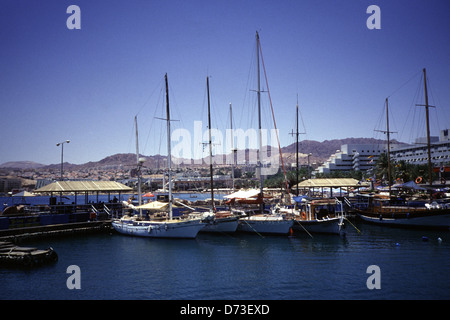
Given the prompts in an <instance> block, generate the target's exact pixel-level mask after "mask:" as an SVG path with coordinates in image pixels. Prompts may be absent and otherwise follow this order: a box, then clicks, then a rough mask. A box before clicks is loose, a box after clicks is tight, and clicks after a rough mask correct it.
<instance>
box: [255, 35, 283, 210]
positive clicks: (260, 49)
mask: <svg viewBox="0 0 450 320" xmlns="http://www.w3.org/2000/svg"><path fill="white" fill-rule="evenodd" d="M258 43H259V52H260V53H261V62H262V65H263V69H264V77H265V79H266V86H267V93H268V94H269V102H270V108H271V110H272V118H273V124H274V126H275V133H276V135H277V142H278V150H279V152H280V158H281V166H282V167H283V173H284V181H285V183H286V191H287V194H288V199H289V203H290V202H291V194H290V192H289V183H288V180H287V175H286V169H285V168H284V161H283V154H282V153H281V146H280V138H279V137H278V130H277V123H276V121H275V114H274V112H273V105H272V98H271V97H270V90H269V82H268V81H267V73H266V67H265V65H264V58H263V54H262V48H261V41H258Z"/></svg>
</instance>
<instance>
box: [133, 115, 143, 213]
mask: <svg viewBox="0 0 450 320" xmlns="http://www.w3.org/2000/svg"><path fill="white" fill-rule="evenodd" d="M134 125H135V126H136V165H137V176H138V181H137V182H138V202H139V206H140V205H142V192H141V164H140V162H139V135H138V124H137V116H134ZM139 216H140V217H141V218H142V209H139Z"/></svg>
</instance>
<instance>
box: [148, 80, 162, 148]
mask: <svg viewBox="0 0 450 320" xmlns="http://www.w3.org/2000/svg"><path fill="white" fill-rule="evenodd" d="M161 83H163V82H161ZM163 90H164V85H161V86H160V91H159V96H158V101H157V102H156V107H155V110H154V112H153V117H152V118H151V120H150V126H149V128H148V131H147V138H146V140H145V144H144V148H143V152H144V151H145V150H147V145H148V141H149V139H150V134H151V133H152V128H153V124H154V119H155V117H156V113H157V112H158V105H159V103H160V101H161V97H162V95H163Z"/></svg>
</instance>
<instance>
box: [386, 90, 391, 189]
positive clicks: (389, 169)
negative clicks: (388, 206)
mask: <svg viewBox="0 0 450 320" xmlns="http://www.w3.org/2000/svg"><path fill="white" fill-rule="evenodd" d="M386 130H387V131H386V134H387V163H388V186H389V198H390V197H391V148H390V137H389V133H390V132H389V107H388V98H386Z"/></svg>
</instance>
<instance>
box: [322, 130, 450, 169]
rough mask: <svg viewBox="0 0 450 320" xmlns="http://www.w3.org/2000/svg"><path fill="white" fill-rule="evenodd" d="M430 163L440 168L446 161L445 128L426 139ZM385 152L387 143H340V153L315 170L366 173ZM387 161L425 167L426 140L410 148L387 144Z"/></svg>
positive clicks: (449, 150) (449, 139) (449, 153)
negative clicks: (388, 157) (435, 135)
mask: <svg viewBox="0 0 450 320" xmlns="http://www.w3.org/2000/svg"><path fill="white" fill-rule="evenodd" d="M430 142H431V143H430V145H431V148H430V149H431V162H432V163H433V166H435V167H437V166H439V167H441V166H443V165H444V164H445V163H448V162H450V136H449V129H446V130H442V131H441V133H440V136H439V137H430ZM386 151H387V144H344V145H342V146H341V150H337V151H336V153H335V154H333V155H331V157H330V158H329V159H328V160H327V161H326V162H325V163H324V164H323V165H322V166H320V167H319V168H317V170H316V172H318V173H325V174H327V173H330V172H332V171H337V170H340V171H351V170H355V171H358V170H361V171H366V170H368V169H370V168H372V166H373V165H375V163H376V162H377V160H378V157H379V155H380V154H382V153H385V152H386ZM391 159H393V160H394V161H401V160H404V161H406V162H408V163H411V164H427V163H428V151H427V144H426V138H418V139H416V141H415V144H414V145H407V146H399V145H397V144H394V145H393V144H391Z"/></svg>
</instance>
